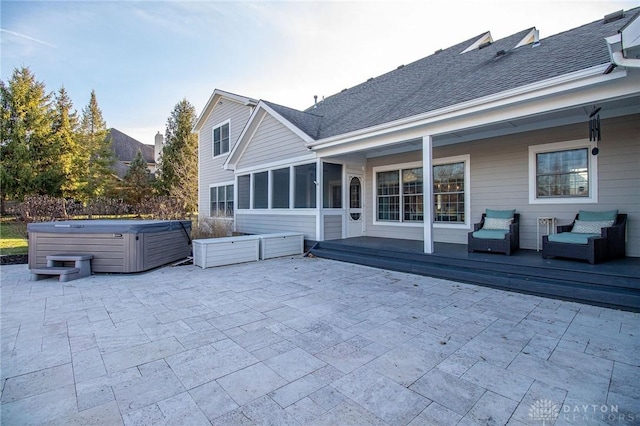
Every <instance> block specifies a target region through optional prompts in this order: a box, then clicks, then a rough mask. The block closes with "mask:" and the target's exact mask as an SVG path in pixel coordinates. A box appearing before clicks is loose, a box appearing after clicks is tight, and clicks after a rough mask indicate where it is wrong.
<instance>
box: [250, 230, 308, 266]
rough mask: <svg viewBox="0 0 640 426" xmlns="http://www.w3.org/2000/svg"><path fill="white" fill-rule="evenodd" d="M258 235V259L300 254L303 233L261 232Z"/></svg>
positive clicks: (302, 249)
mask: <svg viewBox="0 0 640 426" xmlns="http://www.w3.org/2000/svg"><path fill="white" fill-rule="evenodd" d="M258 236H259V237H260V259H263V260H264V259H271V258H273V257H281V256H291V255H296V254H302V253H303V251H304V235H303V234H299V233H296V232H280V233H277V234H262V235H258Z"/></svg>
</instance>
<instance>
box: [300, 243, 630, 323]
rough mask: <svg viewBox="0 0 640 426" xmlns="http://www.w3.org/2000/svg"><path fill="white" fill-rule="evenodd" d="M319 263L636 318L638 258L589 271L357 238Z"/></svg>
mask: <svg viewBox="0 0 640 426" xmlns="http://www.w3.org/2000/svg"><path fill="white" fill-rule="evenodd" d="M311 253H312V254H313V255H315V256H318V257H323V258H328V259H334V260H340V261H344V262H351V263H357V264H361V265H367V266H373V267H378V268H384V269H390V270H395V271H401V272H409V273H413V274H419V275H427V276H432V277H437V278H445V279H451V280H455V281H461V282H467V283H472V284H478V285H483V286H489V287H495V288H500V289H504V290H510V291H518V292H522V293H529V294H536V295H540V296H545V297H553V298H559V299H564V300H572V301H576V302H583V303H590V304H594V305H599V306H607V307H611V308H617V309H624V310H630V311H634V312H640V258H630V257H627V258H622V259H617V260H612V261H608V262H603V263H600V264H596V265H591V264H589V263H587V262H584V261H579V260H569V259H559V258H553V259H543V258H542V255H541V252H536V251H535V250H518V251H516V252H515V253H514V254H512V255H511V256H505V255H503V254H497V253H478V252H475V253H468V252H467V246H466V245H463V244H447V243H436V244H435V252H434V253H433V254H424V253H423V243H422V241H411V240H398V239H390V238H374V237H358V238H347V239H342V240H330V241H322V242H319V243H317V244H316V245H315V246H314V247H313V248H312V249H311Z"/></svg>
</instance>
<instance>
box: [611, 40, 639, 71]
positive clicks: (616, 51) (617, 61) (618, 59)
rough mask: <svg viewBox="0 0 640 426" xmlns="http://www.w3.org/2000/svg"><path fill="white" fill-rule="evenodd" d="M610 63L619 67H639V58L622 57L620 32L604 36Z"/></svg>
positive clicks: (622, 48)
mask: <svg viewBox="0 0 640 426" xmlns="http://www.w3.org/2000/svg"><path fill="white" fill-rule="evenodd" d="M605 40H606V41H607V48H609V57H610V58H611V63H612V64H614V65H617V66H619V67H626V68H640V59H631V58H625V57H624V47H623V46H622V33H618V34H616V35H612V36H609V37H605Z"/></svg>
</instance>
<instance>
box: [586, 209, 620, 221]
mask: <svg viewBox="0 0 640 426" xmlns="http://www.w3.org/2000/svg"><path fill="white" fill-rule="evenodd" d="M617 216H618V210H607V211H605V212H590V211H588V210H580V212H579V213H578V219H580V220H616V217H617Z"/></svg>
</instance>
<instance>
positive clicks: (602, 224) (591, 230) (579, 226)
mask: <svg viewBox="0 0 640 426" xmlns="http://www.w3.org/2000/svg"><path fill="white" fill-rule="evenodd" d="M613 222H614V221H613V220H576V221H575V223H574V224H573V229H572V230H571V232H575V233H577V234H600V230H601V229H602V228H607V227H609V226H611V225H613Z"/></svg>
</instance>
